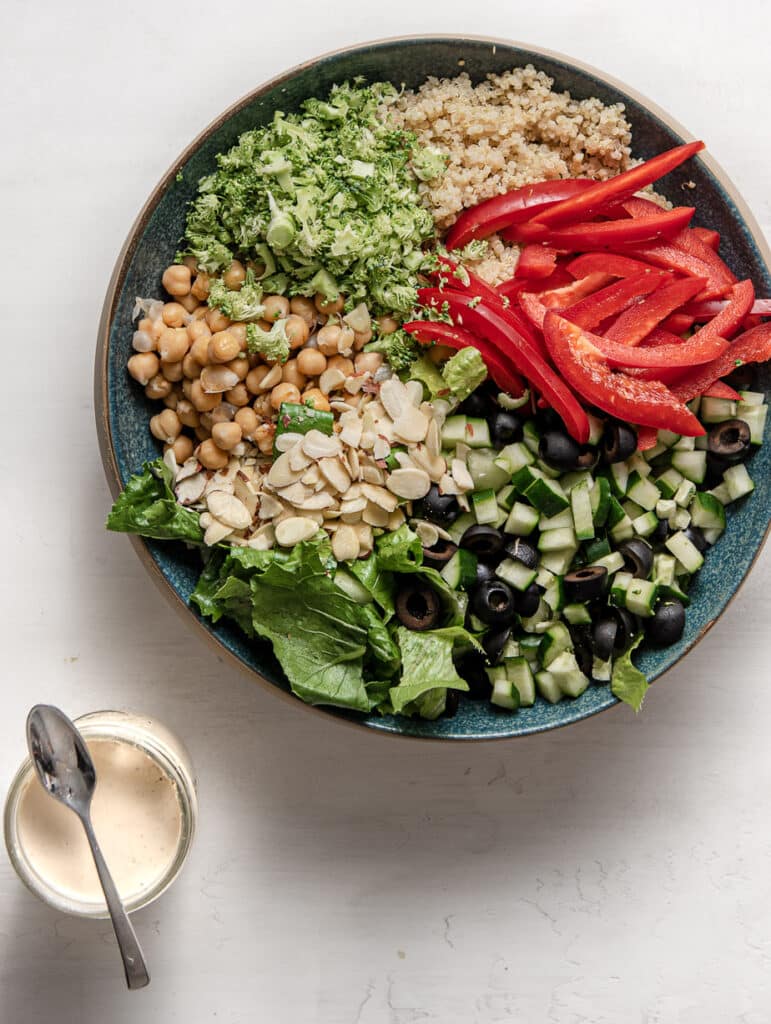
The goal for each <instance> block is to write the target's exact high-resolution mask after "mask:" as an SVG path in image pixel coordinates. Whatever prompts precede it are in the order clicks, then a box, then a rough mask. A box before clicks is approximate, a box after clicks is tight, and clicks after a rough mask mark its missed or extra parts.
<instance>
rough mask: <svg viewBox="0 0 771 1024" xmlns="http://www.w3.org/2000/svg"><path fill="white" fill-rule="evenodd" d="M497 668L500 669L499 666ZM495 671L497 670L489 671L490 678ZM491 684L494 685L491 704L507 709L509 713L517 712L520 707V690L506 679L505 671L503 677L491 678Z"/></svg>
mask: <svg viewBox="0 0 771 1024" xmlns="http://www.w3.org/2000/svg"><path fill="white" fill-rule="evenodd" d="M496 668H498V666H496ZM493 671H495V670H494V669H488V671H487V674H488V676H490V673H491V672H493ZM490 682H491V683H492V684H493V692H492V693H491V694H490V703H491V704H495V705H496V706H497V707H499V708H506V710H507V711H516V710H517V708H518V707H519V690H518V689H517V688H516V686H515V685H514V684H513V683H512V682H511V681H510V680H509V679H508V678H507V677H506V674H505V670H504V674H503V675H502V676H496V678H491V679H490Z"/></svg>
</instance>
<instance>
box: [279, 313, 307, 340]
mask: <svg viewBox="0 0 771 1024" xmlns="http://www.w3.org/2000/svg"><path fill="white" fill-rule="evenodd" d="M284 330H285V331H286V336H287V338H289V347H290V348H302V347H303V345H304V344H305V343H306V341H307V340H308V338H309V337H310V333H311V332H310V330H309V328H308V325H307V324H306V322H305V321H304V320H303V318H302V317H301V316H296V315H295V314H294V313H292V314H291V315H290V316H288V317H287V318H286V324H285V325H284Z"/></svg>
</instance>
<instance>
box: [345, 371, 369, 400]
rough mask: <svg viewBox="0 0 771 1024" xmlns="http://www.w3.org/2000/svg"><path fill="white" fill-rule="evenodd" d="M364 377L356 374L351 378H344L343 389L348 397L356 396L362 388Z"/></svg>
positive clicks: (361, 374)
mask: <svg viewBox="0 0 771 1024" xmlns="http://www.w3.org/2000/svg"><path fill="white" fill-rule="evenodd" d="M365 380H366V377H365V375H364V374H363V373H356V374H354V375H353V376H352V377H346V378H345V383H344V385H343V386H344V388H345V390H346V392H347V393H348V394H349V395H358V394H359V392H360V391H361V389H362V388H363V387H364V382H365Z"/></svg>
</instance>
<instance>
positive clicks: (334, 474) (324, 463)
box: [319, 459, 351, 493]
mask: <svg viewBox="0 0 771 1024" xmlns="http://www.w3.org/2000/svg"><path fill="white" fill-rule="evenodd" d="M319 470H320V471H321V474H322V476H324V477H325V478H326V479H327V480H328V481H329V483H330V484H331V485H332V487H333V488H334V489H335V490H336V491H337V492H338V493H342V492H343V491H347V490H348V488H349V487H350V486H351V477H350V474H349V473H348V470H347V469H346V468H345V466H344V465H343V463H342V462H341V461H340V459H319Z"/></svg>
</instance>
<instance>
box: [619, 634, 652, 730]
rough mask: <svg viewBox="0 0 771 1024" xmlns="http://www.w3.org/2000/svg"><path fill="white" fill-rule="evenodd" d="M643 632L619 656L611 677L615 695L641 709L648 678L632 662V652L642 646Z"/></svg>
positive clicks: (636, 708) (631, 705)
mask: <svg viewBox="0 0 771 1024" xmlns="http://www.w3.org/2000/svg"><path fill="white" fill-rule="evenodd" d="M641 641H642V633H641V634H640V635H639V636H638V637H637V639H636V640H635V641H634V643H633V644H632V646H631V647H630V648H629V650H628V651H626V652H625V653H624V654H622V655H621V657H620V658H617V659H616V660H615V662H614V663H613V674H612V676H611V679H610V689H611V693H612V694H613V696H614V697H618V699H619V700H623V701H624V703H625V704H628V705H629V706H630V707H632V708H634V710H635V711H639V710H640V708H641V707H642V703H643V700H644V699H645V694H646V693H647V692H648V680H647V679H646V678H645V676H644V675H643V673H642V672H641V671H640V670H639V668H637V667H636V666H635V665H634V664H632V653H633V652H634V651H635V650H636V649H637V648H638V647H639V646H640V643H641Z"/></svg>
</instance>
